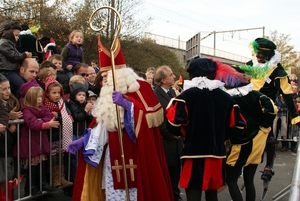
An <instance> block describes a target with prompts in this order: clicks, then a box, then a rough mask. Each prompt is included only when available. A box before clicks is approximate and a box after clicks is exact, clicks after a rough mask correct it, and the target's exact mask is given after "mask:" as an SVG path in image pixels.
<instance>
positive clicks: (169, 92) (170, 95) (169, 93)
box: [167, 90, 173, 98]
mask: <svg viewBox="0 0 300 201" xmlns="http://www.w3.org/2000/svg"><path fill="white" fill-rule="evenodd" d="M167 94H168V96H169V97H170V98H173V96H172V94H171V91H170V90H168V92H167Z"/></svg>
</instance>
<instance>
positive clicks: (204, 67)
mask: <svg viewBox="0 0 300 201" xmlns="http://www.w3.org/2000/svg"><path fill="white" fill-rule="evenodd" d="M216 68H217V64H216V62H214V61H212V60H210V59H207V58H198V59H196V60H194V61H192V62H191V64H190V65H189V67H188V69H187V70H186V71H187V72H188V73H189V75H190V77H199V76H207V75H209V74H212V73H215V72H216Z"/></svg>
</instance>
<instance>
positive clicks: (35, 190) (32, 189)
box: [27, 186, 42, 195]
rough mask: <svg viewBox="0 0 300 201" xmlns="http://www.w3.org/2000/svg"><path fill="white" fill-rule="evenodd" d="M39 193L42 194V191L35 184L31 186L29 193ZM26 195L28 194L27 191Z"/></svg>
mask: <svg viewBox="0 0 300 201" xmlns="http://www.w3.org/2000/svg"><path fill="white" fill-rule="evenodd" d="M39 194H42V191H40V190H39V189H38V188H37V187H36V186H32V187H31V195H39ZM27 195H29V193H28V194H27Z"/></svg>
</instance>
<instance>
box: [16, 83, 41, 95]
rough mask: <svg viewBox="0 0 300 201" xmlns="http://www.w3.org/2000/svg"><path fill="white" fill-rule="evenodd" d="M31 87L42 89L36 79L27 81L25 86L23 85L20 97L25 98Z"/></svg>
mask: <svg viewBox="0 0 300 201" xmlns="http://www.w3.org/2000/svg"><path fill="white" fill-rule="evenodd" d="M31 87H40V85H39V84H38V83H37V81H36V80H35V79H31V80H29V81H27V82H26V83H24V84H22V85H21V88H20V96H21V97H25V95H26V93H27V91H28V90H29V89H30V88H31Z"/></svg>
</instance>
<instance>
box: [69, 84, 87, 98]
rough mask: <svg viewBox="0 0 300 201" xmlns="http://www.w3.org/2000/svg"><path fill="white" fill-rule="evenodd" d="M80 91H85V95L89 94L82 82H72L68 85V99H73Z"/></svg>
mask: <svg viewBox="0 0 300 201" xmlns="http://www.w3.org/2000/svg"><path fill="white" fill-rule="evenodd" d="M81 91H83V92H85V93H86V97H88V95H89V94H88V92H87V89H86V87H85V86H84V85H83V84H81V83H79V82H75V83H73V84H72V85H71V86H70V99H71V100H75V97H76V94H77V93H78V92H81Z"/></svg>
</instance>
